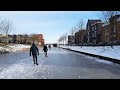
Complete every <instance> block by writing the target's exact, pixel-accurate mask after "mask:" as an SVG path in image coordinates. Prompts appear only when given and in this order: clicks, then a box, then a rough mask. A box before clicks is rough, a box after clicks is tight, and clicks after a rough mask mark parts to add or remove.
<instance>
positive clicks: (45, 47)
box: [43, 45, 48, 57]
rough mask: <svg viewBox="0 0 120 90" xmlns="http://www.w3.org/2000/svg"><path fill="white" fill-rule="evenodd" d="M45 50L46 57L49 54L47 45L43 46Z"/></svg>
mask: <svg viewBox="0 0 120 90" xmlns="http://www.w3.org/2000/svg"><path fill="white" fill-rule="evenodd" d="M43 51H44V53H45V57H48V56H47V51H48V48H47V46H46V45H44V46H43Z"/></svg>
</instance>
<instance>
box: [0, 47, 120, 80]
mask: <svg viewBox="0 0 120 90" xmlns="http://www.w3.org/2000/svg"><path fill="white" fill-rule="evenodd" d="M41 51H42V50H41V49H40V56H38V64H39V65H38V66H35V65H33V61H32V57H30V56H29V51H22V52H21V51H18V52H13V53H7V54H4V55H0V79H104V78H105V79H120V65H118V64H114V63H111V62H108V61H106V62H103V60H100V59H97V58H93V57H89V56H85V55H81V54H78V53H74V52H71V51H67V50H63V49H60V48H52V49H51V50H50V51H49V52H48V57H47V58H46V57H44V54H43V52H41Z"/></svg>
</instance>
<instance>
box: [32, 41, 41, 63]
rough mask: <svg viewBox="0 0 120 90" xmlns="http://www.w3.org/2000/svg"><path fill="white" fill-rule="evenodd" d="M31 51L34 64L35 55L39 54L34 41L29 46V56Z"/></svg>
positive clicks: (35, 60)
mask: <svg viewBox="0 0 120 90" xmlns="http://www.w3.org/2000/svg"><path fill="white" fill-rule="evenodd" d="M31 53H32V56H33V61H34V65H35V64H36V65H38V62H37V55H39V50H38V47H37V46H36V45H35V43H34V42H33V43H32V46H31V48H30V56H31Z"/></svg>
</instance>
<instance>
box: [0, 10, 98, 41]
mask: <svg viewBox="0 0 120 90" xmlns="http://www.w3.org/2000/svg"><path fill="white" fill-rule="evenodd" d="M99 14H100V12H99V11H0V16H3V17H7V18H9V19H10V20H11V21H12V22H13V24H14V25H15V28H16V29H15V30H14V31H12V32H11V34H31V33H41V34H43V35H44V39H45V43H55V42H57V40H58V38H59V37H60V36H61V35H62V34H65V33H68V34H69V33H70V30H71V28H72V27H74V26H75V25H76V24H77V23H78V22H79V20H80V19H83V20H84V26H86V23H87V20H88V19H99V18H100V17H99V16H100V15H99Z"/></svg>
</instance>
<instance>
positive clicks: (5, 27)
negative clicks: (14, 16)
mask: <svg viewBox="0 0 120 90" xmlns="http://www.w3.org/2000/svg"><path fill="white" fill-rule="evenodd" d="M14 29H15V28H14V26H13V24H12V22H11V21H10V20H9V19H3V20H2V22H1V30H2V31H3V32H4V33H5V34H6V43H7V44H8V34H9V33H10V32H11V31H12V30H14Z"/></svg>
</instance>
